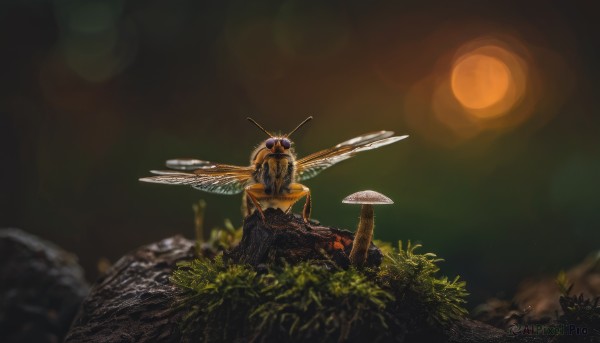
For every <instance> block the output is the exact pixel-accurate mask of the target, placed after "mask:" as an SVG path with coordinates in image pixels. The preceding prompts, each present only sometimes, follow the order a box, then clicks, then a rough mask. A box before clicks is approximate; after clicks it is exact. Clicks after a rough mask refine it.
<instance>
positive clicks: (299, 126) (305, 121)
mask: <svg viewBox="0 0 600 343" xmlns="http://www.w3.org/2000/svg"><path fill="white" fill-rule="evenodd" d="M312 119H313V117H312V116H310V117H308V118H306V119H304V121H303V122H302V123H300V125H298V126H296V128H295V129H293V130H292V132H290V133H288V134H287V135H285V136H286V137H289V136H291V135H292V133H294V132H296V130H298V129H299V128H301V127H302V125H304V124H306V123H308V122H309V121H311V120H312Z"/></svg>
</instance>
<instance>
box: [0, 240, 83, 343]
mask: <svg viewBox="0 0 600 343" xmlns="http://www.w3.org/2000/svg"><path fill="white" fill-rule="evenodd" d="M0 261H1V262H0V341H1V342H60V341H62V339H63V338H64V336H65V334H66V333H67V330H68V329H69V326H70V325H71V321H72V320H73V317H74V316H75V314H76V312H77V309H78V308H79V305H80V304H81V302H82V301H83V299H84V297H85V296H86V295H87V293H88V290H89V286H88V284H87V282H86V281H85V278H84V276H83V270H82V268H81V266H79V264H78V263H77V258H76V257H75V256H74V255H72V254H70V253H68V252H66V251H64V250H62V249H60V248H59V247H57V246H55V245H54V244H52V243H50V242H47V241H44V240H42V239H40V238H38V237H36V236H33V235H31V234H28V233H26V232H24V231H22V230H18V229H1V230H0Z"/></svg>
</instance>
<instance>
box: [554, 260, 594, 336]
mask: <svg viewBox="0 0 600 343" xmlns="http://www.w3.org/2000/svg"><path fill="white" fill-rule="evenodd" d="M556 283H557V284H558V289H559V291H560V294H561V295H560V298H559V303H560V307H561V309H562V311H563V314H562V315H561V316H560V317H559V321H560V322H562V323H565V324H568V325H578V326H581V327H585V328H600V306H599V303H600V297H595V298H586V297H584V296H583V294H579V296H577V295H571V291H572V290H573V284H572V283H570V281H569V279H568V278H567V275H566V273H565V272H564V271H561V272H560V273H559V274H558V276H557V278H556Z"/></svg>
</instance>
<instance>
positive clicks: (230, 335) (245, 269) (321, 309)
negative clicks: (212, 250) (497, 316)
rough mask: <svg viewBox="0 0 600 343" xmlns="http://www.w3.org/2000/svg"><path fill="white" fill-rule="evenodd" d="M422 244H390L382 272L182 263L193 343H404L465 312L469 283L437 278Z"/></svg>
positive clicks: (180, 277)
mask: <svg viewBox="0 0 600 343" xmlns="http://www.w3.org/2000/svg"><path fill="white" fill-rule="evenodd" d="M418 247H419V246H418V245H415V246H411V245H410V243H409V244H408V246H407V248H406V249H403V248H402V245H400V246H399V249H393V248H391V247H389V249H387V250H388V253H387V254H386V258H385V260H384V264H383V265H382V266H381V267H380V268H377V269H364V270H357V269H353V268H351V269H348V270H343V269H338V268H335V267H331V265H323V264H314V263H311V262H303V263H300V264H297V265H289V264H285V263H284V264H283V265H280V266H271V267H265V268H263V269H259V270H255V269H253V268H252V267H250V266H246V265H235V264H229V265H228V264H227V263H225V262H224V261H223V259H222V258H221V257H217V258H216V259H214V260H209V259H206V258H202V259H198V260H194V261H191V262H185V263H181V264H180V266H179V268H178V269H177V270H176V271H175V272H174V274H173V276H172V281H173V282H174V283H175V284H176V285H178V286H179V287H182V288H184V289H186V290H187V292H186V298H185V299H184V304H185V306H186V308H188V309H189V310H188V312H187V315H186V317H185V318H184V322H183V323H182V325H183V332H184V336H185V337H186V339H187V340H188V341H204V342H226V341H250V340H257V341H287V342H293V341H306V340H313V341H319V342H337V341H378V340H385V341H390V340H395V341H402V340H403V337H405V335H407V334H408V335H410V334H413V333H417V332H422V331H428V332H430V331H431V330H439V329H440V328H441V327H443V326H445V325H449V324H450V323H452V322H453V321H454V320H457V319H459V318H460V317H461V316H463V315H465V314H466V310H465V309H464V308H463V307H462V304H463V303H464V298H465V296H466V295H467V293H466V291H465V283H464V282H459V281H457V279H454V280H452V281H449V280H448V279H447V278H445V277H438V276H436V274H437V272H438V270H439V268H438V267H437V263H439V262H440V261H441V260H440V259H438V258H436V257H435V255H433V254H417V253H415V249H417V248H418Z"/></svg>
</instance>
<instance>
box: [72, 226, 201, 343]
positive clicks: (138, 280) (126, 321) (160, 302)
mask: <svg viewBox="0 0 600 343" xmlns="http://www.w3.org/2000/svg"><path fill="white" fill-rule="evenodd" d="M192 258H194V242H193V241H190V240H187V239H185V238H183V237H181V236H175V237H171V238H167V239H164V240H162V241H160V242H158V243H154V244H150V245H147V246H144V247H141V248H139V249H137V250H135V251H133V252H132V253H129V254H128V255H125V256H124V257H122V258H121V259H120V260H119V261H117V263H115V264H114V265H113V266H112V267H111V268H110V269H109V270H108V272H107V273H106V275H104V276H103V277H102V278H101V279H99V280H98V281H97V282H96V284H95V285H94V286H93V287H92V290H91V291H90V294H89V296H88V297H87V298H86V299H85V301H84V302H83V304H82V307H81V310H80V312H79V313H78V314H77V317H76V318H75V321H74V322H73V326H72V327H71V330H69V333H68V334H67V337H66V339H65V342H179V341H180V339H181V335H180V332H179V325H180V323H181V322H182V320H181V317H182V316H183V315H184V314H185V312H186V311H187V310H186V309H185V308H184V307H181V306H180V304H178V295H180V294H181V291H180V290H179V289H178V288H176V287H175V286H174V285H173V284H171V282H170V280H169V277H170V275H171V273H172V272H173V270H174V269H175V266H176V264H177V262H179V261H183V260H190V259H192Z"/></svg>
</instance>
